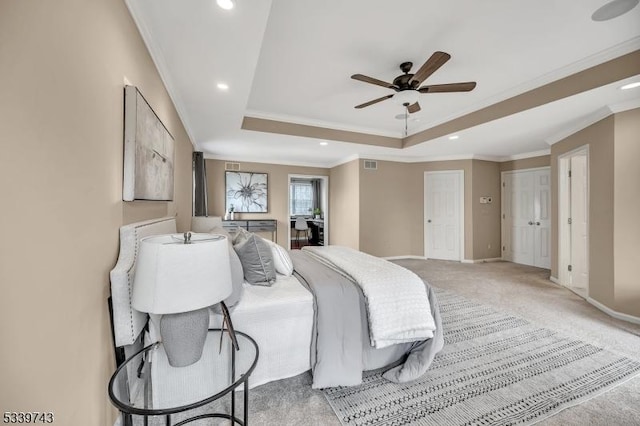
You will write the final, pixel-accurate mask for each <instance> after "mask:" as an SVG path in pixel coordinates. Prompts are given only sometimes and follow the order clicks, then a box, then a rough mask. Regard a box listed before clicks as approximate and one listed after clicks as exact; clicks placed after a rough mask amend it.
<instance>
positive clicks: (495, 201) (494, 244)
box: [471, 160, 502, 260]
mask: <svg viewBox="0 0 640 426" xmlns="http://www.w3.org/2000/svg"><path fill="white" fill-rule="evenodd" d="M471 171H472V183H471V184H472V187H471V190H472V196H471V198H472V199H471V209H472V215H473V257H472V258H471V259H475V260H477V259H494V258H497V257H502V252H501V235H500V234H501V229H500V225H501V220H500V214H501V211H500V210H501V203H500V197H501V195H502V194H501V191H500V163H496V162H493V161H480V160H473V163H472V169H471ZM480 197H491V199H492V202H491V203H490V204H481V203H480Z"/></svg>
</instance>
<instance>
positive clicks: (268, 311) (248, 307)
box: [211, 274, 313, 387]
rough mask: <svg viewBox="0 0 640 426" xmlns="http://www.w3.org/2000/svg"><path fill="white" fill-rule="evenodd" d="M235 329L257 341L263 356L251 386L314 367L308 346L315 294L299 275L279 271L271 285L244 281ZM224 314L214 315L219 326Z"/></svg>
mask: <svg viewBox="0 0 640 426" xmlns="http://www.w3.org/2000/svg"><path fill="white" fill-rule="evenodd" d="M231 320H232V321H233V326H234V327H235V329H236V330H239V331H242V332H244V333H246V334H248V335H249V336H251V337H253V339H254V340H255V341H256V343H258V347H259V348H260V357H259V358H258V365H257V366H256V369H255V370H254V371H253V373H252V374H251V378H250V380H249V385H250V387H254V386H258V385H261V384H263V383H267V382H271V381H273V380H280V379H284V378H286V377H292V376H295V375H297V374H300V373H303V372H305V371H307V370H309V369H310V368H311V361H310V359H309V347H310V346H311V331H312V329H313V296H312V295H311V293H309V291H308V290H307V289H305V288H304V287H303V286H302V284H300V282H299V281H298V279H297V278H295V277H293V276H290V277H286V276H284V275H280V274H278V275H277V280H276V282H275V283H274V284H273V285H272V286H271V287H264V286H256V285H251V284H248V283H246V282H245V283H244V293H243V294H242V298H241V299H240V302H238V304H237V305H236V306H235V308H234V309H233V311H232V312H231ZM221 323H222V317H221V316H220V315H217V314H212V316H211V326H212V327H220V325H221Z"/></svg>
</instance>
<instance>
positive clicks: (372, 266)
mask: <svg viewBox="0 0 640 426" xmlns="http://www.w3.org/2000/svg"><path fill="white" fill-rule="evenodd" d="M303 250H305V251H306V252H307V253H310V254H312V255H313V256H314V257H315V258H316V259H318V260H319V261H320V262H322V263H324V264H326V265H327V266H329V267H331V268H333V269H334V270H336V271H337V272H339V273H341V274H343V275H344V276H346V277H347V278H349V279H351V280H352V281H353V282H355V283H357V284H358V285H359V286H360V288H361V289H362V293H363V294H364V296H365V302H366V305H367V317H368V320H369V337H370V338H371V346H373V347H374V348H385V347H387V346H391V345H394V344H397V343H407V342H414V341H418V340H425V339H430V338H432V337H433V331H434V330H435V329H436V326H435V322H434V319H433V315H432V314H431V309H430V307H429V298H428V297H427V290H426V287H425V285H424V282H423V281H422V280H421V279H420V277H418V276H417V275H416V274H414V273H413V272H411V271H409V270H408V269H405V268H403V267H401V266H399V265H396V264H394V263H391V262H388V261H386V260H384V259H380V258H378V257H375V256H371V255H368V254H366V253H363V252H361V251H357V250H354V249H351V248H348V247H341V246H325V247H310V246H307V247H304V248H303Z"/></svg>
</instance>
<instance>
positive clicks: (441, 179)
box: [424, 170, 464, 261]
mask: <svg viewBox="0 0 640 426" xmlns="http://www.w3.org/2000/svg"><path fill="white" fill-rule="evenodd" d="M424 253H425V257H426V258H428V259H442V260H457V261H461V260H462V258H463V255H464V170H447V171H442V172H425V173H424Z"/></svg>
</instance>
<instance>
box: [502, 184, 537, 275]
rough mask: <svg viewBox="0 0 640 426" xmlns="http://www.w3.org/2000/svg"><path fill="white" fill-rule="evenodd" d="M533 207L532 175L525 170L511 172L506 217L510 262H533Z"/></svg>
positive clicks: (531, 263) (526, 263)
mask: <svg viewBox="0 0 640 426" xmlns="http://www.w3.org/2000/svg"><path fill="white" fill-rule="evenodd" d="M534 208H535V179H534V176H533V175H532V174H531V173H525V172H520V173H513V174H511V187H510V188H509V205H508V210H507V212H506V219H507V221H508V222H509V223H510V234H511V242H510V248H511V252H510V253H509V255H510V259H511V261H512V262H516V263H523V264H525V265H533V263H534V243H535V242H534V231H535V229H534V227H533V219H534V217H533V216H534Z"/></svg>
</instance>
